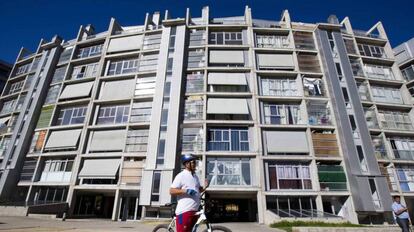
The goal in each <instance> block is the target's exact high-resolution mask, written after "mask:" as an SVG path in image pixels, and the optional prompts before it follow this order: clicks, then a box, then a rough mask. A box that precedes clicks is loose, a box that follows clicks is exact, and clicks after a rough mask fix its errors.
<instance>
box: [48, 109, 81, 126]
mask: <svg viewBox="0 0 414 232" xmlns="http://www.w3.org/2000/svg"><path fill="white" fill-rule="evenodd" d="M86 111H87V106H72V107H66V108H62V109H60V110H59V114H58V118H57V120H56V125H57V126H62V125H72V124H82V123H84V121H85V117H86Z"/></svg>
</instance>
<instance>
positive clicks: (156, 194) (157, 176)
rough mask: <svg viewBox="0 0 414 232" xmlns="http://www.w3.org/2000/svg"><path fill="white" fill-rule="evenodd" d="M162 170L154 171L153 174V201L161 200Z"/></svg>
mask: <svg viewBox="0 0 414 232" xmlns="http://www.w3.org/2000/svg"><path fill="white" fill-rule="evenodd" d="M160 187H161V171H154V173H153V176H152V189H151V201H159V200H160Z"/></svg>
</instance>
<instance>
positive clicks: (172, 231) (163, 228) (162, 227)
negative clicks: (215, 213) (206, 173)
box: [152, 191, 232, 232]
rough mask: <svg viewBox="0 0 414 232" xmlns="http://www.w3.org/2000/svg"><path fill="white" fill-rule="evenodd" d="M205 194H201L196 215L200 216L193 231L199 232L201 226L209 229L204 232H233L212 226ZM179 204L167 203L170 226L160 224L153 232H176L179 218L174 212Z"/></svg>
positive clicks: (203, 231) (222, 227) (225, 228)
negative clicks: (207, 212) (176, 222)
mask: <svg viewBox="0 0 414 232" xmlns="http://www.w3.org/2000/svg"><path fill="white" fill-rule="evenodd" d="M204 193H205V191H204V192H202V193H201V195H200V208H199V210H198V211H197V213H196V214H195V215H197V216H198V219H197V222H196V224H195V225H194V227H193V229H192V230H191V231H192V232H198V231H200V230H198V229H201V227H200V226H201V225H203V224H204V225H205V226H206V227H207V228H206V229H204V230H202V232H213V231H217V232H219V231H222V232H232V231H231V230H230V229H228V228H227V227H224V226H217V225H214V226H213V225H212V224H211V223H210V222H209V221H208V220H207V216H206V214H205V212H204V205H205V199H204V198H203V196H204ZM176 204H177V203H167V204H165V206H166V207H171V218H172V220H171V222H170V223H169V224H159V225H157V226H156V227H155V228H154V229H153V230H152V232H162V231H167V232H175V221H176V219H177V216H176V215H175V212H174V206H175V205H176Z"/></svg>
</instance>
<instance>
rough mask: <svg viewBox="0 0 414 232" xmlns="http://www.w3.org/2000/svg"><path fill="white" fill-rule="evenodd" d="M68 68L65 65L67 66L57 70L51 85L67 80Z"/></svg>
mask: <svg viewBox="0 0 414 232" xmlns="http://www.w3.org/2000/svg"><path fill="white" fill-rule="evenodd" d="M66 67H67V66H66V65H65V66H62V67H59V68H56V70H55V73H54V74H53V77H52V82H51V83H50V84H51V85H52V84H55V83H58V82H62V81H63V80H64V79H65V73H66Z"/></svg>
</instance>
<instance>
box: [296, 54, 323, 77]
mask: <svg viewBox="0 0 414 232" xmlns="http://www.w3.org/2000/svg"><path fill="white" fill-rule="evenodd" d="M298 64H299V70H300V71H301V72H312V73H320V72H321V67H320V64H319V58H318V56H317V55H308V54H298Z"/></svg>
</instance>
